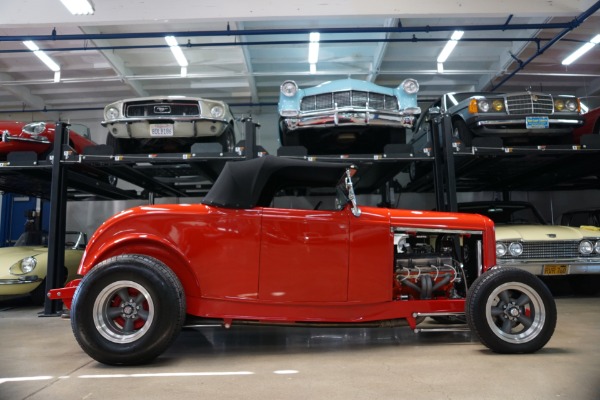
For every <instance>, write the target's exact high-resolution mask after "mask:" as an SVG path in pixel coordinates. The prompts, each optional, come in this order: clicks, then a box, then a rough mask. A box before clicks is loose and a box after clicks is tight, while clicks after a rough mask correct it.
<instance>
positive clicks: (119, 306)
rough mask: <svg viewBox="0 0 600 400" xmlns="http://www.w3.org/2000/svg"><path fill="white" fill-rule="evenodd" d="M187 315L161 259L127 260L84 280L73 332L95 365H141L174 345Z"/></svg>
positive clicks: (127, 257)
mask: <svg viewBox="0 0 600 400" xmlns="http://www.w3.org/2000/svg"><path fill="white" fill-rule="evenodd" d="M185 311H186V307H185V296H184V292H183V288H182V286H181V283H180V282H179V280H178V279H177V276H176V275H175V273H174V272H173V271H171V270H170V269H169V268H168V267H167V266H166V265H164V264H163V263H161V262H160V261H158V260H156V259H153V258H150V257H145V256H141V255H132V254H128V255H121V256H116V257H112V258H110V259H108V260H105V261H103V262H101V263H100V264H98V265H97V266H95V267H94V268H93V269H92V270H91V271H90V272H89V273H88V274H87V275H85V276H84V278H83V279H82V281H81V283H80V285H79V286H78V287H77V290H76V292H75V296H74V298H73V308H72V311H71V327H72V329H73V334H74V335H75V338H76V339H77V342H78V343H79V345H80V346H81V348H82V349H83V350H84V351H85V352H86V353H87V354H88V355H89V356H90V357H92V358H93V359H95V360H96V361H99V362H101V363H104V364H109V365H137V364H144V363H147V362H150V361H152V360H153V359H155V358H156V357H158V356H159V355H160V354H161V353H162V352H163V351H165V350H166V349H167V347H169V346H170V345H171V343H172V342H173V341H174V340H175V338H176V337H177V335H178V334H179V332H180V330H181V327H182V325H183V322H184V320H185Z"/></svg>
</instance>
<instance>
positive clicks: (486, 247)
mask: <svg viewBox="0 0 600 400" xmlns="http://www.w3.org/2000/svg"><path fill="white" fill-rule="evenodd" d="M355 171H356V170H355V169H354V168H353V167H352V166H351V165H344V164H341V163H329V162H317V161H314V162H311V161H303V160H294V159H285V158H279V157H275V156H266V157H262V158H258V159H254V160H248V161H236V162H229V163H227V164H226V165H225V167H224V169H223V171H222V173H221V174H220V175H219V178H218V179H217V181H216V182H215V184H214V185H213V187H212V189H211V190H210V192H209V193H208V194H207V195H206V197H204V199H203V200H202V204H175V205H152V206H141V207H137V208H133V209H129V210H126V211H123V212H121V213H119V214H117V215H115V216H114V217H112V218H110V219H108V220H107V221H106V222H104V224H103V225H102V226H101V227H100V228H99V229H98V230H97V231H96V233H95V234H94V235H93V237H92V238H91V240H90V242H89V244H88V246H87V249H86V252H85V255H84V257H83V259H82V261H81V264H80V267H79V271H78V272H79V274H80V275H82V276H83V278H82V279H80V280H75V281H72V282H71V283H69V284H68V285H67V287H65V288H61V289H55V290H52V291H51V292H50V293H49V296H50V298H51V299H61V300H62V301H63V302H64V303H65V305H66V306H67V307H69V308H70V309H71V324H72V329H73V333H74V335H75V337H76V339H77V341H78V343H79V344H80V346H81V347H82V348H83V350H84V351H85V352H87V353H88V354H89V355H90V356H91V357H92V358H94V359H96V360H98V361H100V362H102V363H106V364H126V365H131V364H140V363H145V362H149V361H151V360H153V359H154V358H156V357H158V356H159V355H160V354H161V353H162V352H163V351H164V350H165V349H166V348H167V347H168V346H169V345H170V344H171V343H172V342H173V340H174V339H175V338H176V336H177V334H178V333H179V331H180V330H181V328H182V327H183V326H185V325H186V324H189V323H192V322H193V323H196V324H197V323H198V321H197V320H198V319H201V320H203V321H212V322H215V320H217V321H218V322H219V323H221V324H222V325H223V326H225V327H229V326H231V325H232V324H252V323H268V324H286V325H290V324H295V325H303V326H306V325H310V326H318V325H327V326H331V325H332V324H339V325H341V326H389V327H393V326H401V325H409V326H410V327H411V328H413V329H415V328H416V325H417V324H418V323H419V322H420V321H421V320H422V319H423V318H424V317H427V316H431V317H435V318H442V319H443V318H452V317H457V316H463V315H464V316H466V320H467V323H468V324H469V326H470V328H471V329H472V331H473V332H474V333H475V334H476V335H477V336H478V337H479V338H480V340H481V342H482V343H483V344H485V345H486V346H487V347H489V348H490V349H491V350H493V351H495V352H499V353H527V352H533V351H537V350H539V349H540V348H542V347H543V346H544V345H545V344H546V343H547V342H548V340H550V337H551V336H552V334H553V332H554V328H555V324H556V306H555V303H554V300H553V298H552V296H551V294H550V292H549V291H548V289H547V288H546V286H544V284H543V283H542V282H541V281H540V280H539V279H538V278H537V277H535V276H534V275H531V274H529V273H527V272H524V271H521V270H517V269H512V268H497V267H495V263H496V259H495V253H496V251H495V237H494V224H493V222H492V221H491V220H490V219H488V218H487V217H483V216H480V215H474V214H459V213H443V212H428V211H410V210H400V209H385V208H375V207H363V206H359V205H358V204H357V201H356V196H355V193H354V190H353V182H352V180H353V174H354V172H355ZM358 177H359V175H358V174H356V175H355V176H354V179H357V178H358ZM292 193H294V194H297V193H303V194H314V193H319V194H320V196H319V197H316V198H317V199H319V200H318V201H316V204H314V205H313V204H310V205H308V204H306V203H308V202H309V201H308V200H307V201H306V202H305V203H304V204H302V205H303V207H299V206H297V205H294V206H293V207H292V208H290V207H289V204H290V203H293V202H294V201H295V200H297V199H298V197H296V196H293V195H290V194H292ZM303 198H304V199H312V198H314V197H312V196H307V197H303ZM463 318H464V317H463Z"/></svg>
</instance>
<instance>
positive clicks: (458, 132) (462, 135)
mask: <svg viewBox="0 0 600 400" xmlns="http://www.w3.org/2000/svg"><path fill="white" fill-rule="evenodd" d="M452 130H453V132H452V135H453V136H454V137H456V138H458V139H460V141H461V142H462V144H463V146H465V147H471V146H472V144H473V133H472V132H471V130H470V129H469V128H468V127H467V124H466V123H465V121H463V120H462V119H456V120H454V121H452Z"/></svg>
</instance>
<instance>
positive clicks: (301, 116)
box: [278, 79, 421, 154]
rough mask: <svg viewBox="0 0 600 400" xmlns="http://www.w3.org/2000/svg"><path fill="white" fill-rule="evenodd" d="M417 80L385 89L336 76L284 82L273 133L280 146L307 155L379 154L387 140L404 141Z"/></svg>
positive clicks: (417, 111)
mask: <svg viewBox="0 0 600 400" xmlns="http://www.w3.org/2000/svg"><path fill="white" fill-rule="evenodd" d="M418 91H419V84H418V82H417V81H416V80H414V79H406V80H404V81H403V82H402V83H401V84H400V85H399V86H398V87H396V88H387V87H383V86H379V85H376V84H374V83H371V82H367V81H362V80H357V79H341V80H336V81H330V82H325V83H322V84H320V85H318V86H314V87H310V88H306V89H300V88H299V87H298V85H297V84H296V82H294V81H289V80H288V81H285V82H283V84H282V85H281V91H280V94H279V104H278V111H279V117H280V119H279V137H280V141H281V144H282V145H283V146H296V145H301V146H304V147H306V148H307V150H308V152H309V154H356V153H361V154H367V153H382V152H383V148H384V146H385V145H386V144H389V143H405V139H406V134H405V129H406V128H411V127H412V126H413V123H414V121H415V116H416V115H418V114H420V113H421V109H420V108H419V107H418V106H417V92H418Z"/></svg>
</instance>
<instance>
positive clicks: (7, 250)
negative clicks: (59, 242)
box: [0, 246, 48, 267]
mask: <svg viewBox="0 0 600 400" xmlns="http://www.w3.org/2000/svg"><path fill="white" fill-rule="evenodd" d="M47 253H48V248H47V247H42V246H23V247H2V248H0V266H2V267H10V266H11V265H13V264H14V263H16V262H17V261H19V260H22V259H23V258H26V257H31V256H35V255H38V254H47Z"/></svg>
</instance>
